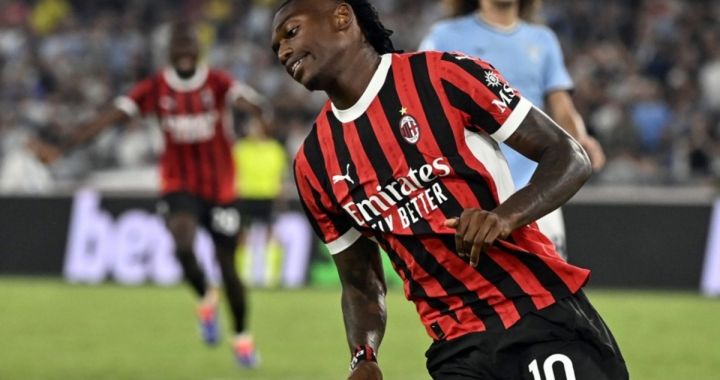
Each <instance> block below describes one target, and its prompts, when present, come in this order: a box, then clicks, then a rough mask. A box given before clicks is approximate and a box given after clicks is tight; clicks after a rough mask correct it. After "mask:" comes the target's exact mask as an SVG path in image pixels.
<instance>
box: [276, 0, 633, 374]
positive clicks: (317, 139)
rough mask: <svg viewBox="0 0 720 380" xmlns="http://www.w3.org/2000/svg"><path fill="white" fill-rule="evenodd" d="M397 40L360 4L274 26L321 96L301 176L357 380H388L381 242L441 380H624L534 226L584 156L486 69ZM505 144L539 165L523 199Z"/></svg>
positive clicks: (612, 350) (280, 45)
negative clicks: (333, 274)
mask: <svg viewBox="0 0 720 380" xmlns="http://www.w3.org/2000/svg"><path fill="white" fill-rule="evenodd" d="M390 34H391V32H390V31H388V30H386V29H385V27H384V26H383V25H382V23H381V22H380V21H379V19H378V17H377V13H376V11H375V9H374V8H373V7H372V6H371V5H370V4H369V3H368V2H367V1H365V0H344V1H343V0H288V1H285V2H284V3H283V4H282V5H281V6H280V8H279V10H278V11H277V12H276V14H275V17H274V21H273V26H272V48H273V50H274V51H275V52H276V53H277V57H278V59H279V61H280V63H281V64H282V65H283V66H284V67H285V68H286V70H287V72H288V74H290V75H291V76H292V77H293V79H295V80H296V81H298V82H299V83H301V84H302V85H304V86H305V87H306V88H307V89H309V90H311V91H315V90H317V91H324V92H325V93H326V94H327V95H328V97H329V101H328V102H327V103H326V104H325V106H324V108H323V109H322V111H321V112H320V114H319V116H318V117H317V119H316V122H315V124H314V126H313V128H312V130H311V131H310V133H309V134H308V136H307V138H306V140H305V142H304V144H303V146H302V147H301V148H300V150H299V152H298V154H297V156H296V158H295V163H294V173H295V179H296V183H297V187H298V191H299V193H300V196H301V199H302V203H303V205H304V207H305V211H306V213H307V215H308V217H309V219H310V221H311V224H312V225H313V227H314V229H315V231H316V232H317V234H318V235H319V237H320V238H321V239H322V240H323V242H325V244H327V247H328V249H329V251H330V252H331V253H332V254H333V259H334V262H335V264H336V266H337V269H338V273H339V276H340V280H341V284H342V288H343V289H342V302H341V304H342V310H343V317H344V322H345V329H346V335H347V341H348V345H349V347H350V351H351V372H350V375H349V379H353V380H358V379H381V378H382V373H381V370H380V367H379V365H378V349H379V347H380V343H381V341H382V338H383V335H384V331H385V321H386V317H387V315H386V310H385V292H386V286H385V282H384V279H383V273H382V266H381V262H380V258H379V249H378V247H379V246H380V247H382V248H383V249H384V250H385V251H386V252H387V254H388V256H389V257H390V259H391V261H392V263H393V267H394V269H395V270H396V271H397V272H398V273H399V275H400V276H401V277H402V279H403V281H404V291H405V294H406V296H407V298H408V299H409V300H411V301H413V302H414V303H415V305H416V308H417V310H418V313H419V315H420V319H421V321H422V323H423V325H424V326H425V329H426V331H427V333H428V334H429V335H430V336H431V337H432V339H433V340H434V342H433V343H432V345H431V347H430V349H429V350H428V353H427V357H428V361H427V367H428V370H429V372H430V374H431V375H432V376H433V378H435V379H535V380H536V379H540V378H542V379H551V378H555V379H575V378H578V379H608V380H609V379H613V380H618V379H627V378H628V374H627V370H626V367H625V363H624V360H623V358H622V355H621V353H620V351H619V349H618V347H617V345H616V343H615V340H614V338H613V337H612V335H611V334H610V331H609V330H608V328H607V327H606V326H605V324H604V322H603V321H602V319H601V318H600V316H599V315H598V314H597V312H596V311H595V310H594V309H593V307H592V306H591V304H590V303H589V301H588V300H587V298H586V297H585V296H584V294H583V292H582V290H581V289H582V287H583V285H584V284H585V283H586V282H587V280H588V276H589V271H588V270H586V269H583V268H579V267H576V266H573V265H570V264H569V263H567V262H566V261H565V260H563V259H562V258H560V256H558V254H557V252H556V251H555V250H554V248H553V245H552V243H551V242H550V241H549V240H547V238H545V236H544V235H543V234H542V233H540V232H539V231H538V229H537V227H536V225H535V224H534V223H533V222H532V221H533V220H536V219H537V218H538V217H540V216H542V215H544V214H545V213H547V212H549V211H550V210H553V209H555V208H557V207H558V206H559V205H560V204H562V203H563V202H565V201H566V200H567V199H569V198H570V196H572V194H573V193H575V192H576V191H577V190H578V189H579V188H580V186H581V185H582V184H583V183H584V182H585V181H586V180H587V178H588V177H589V176H590V174H591V166H590V163H589V160H588V158H587V156H586V155H585V153H584V152H583V150H582V148H581V147H580V145H579V144H578V143H577V142H576V141H575V140H574V139H572V138H571V137H570V136H569V135H568V134H567V133H565V132H564V131H563V130H562V129H561V128H559V127H558V126H557V125H556V124H555V123H554V122H553V121H552V120H551V119H550V118H548V117H547V116H546V115H545V114H544V113H543V112H541V111H540V110H538V109H537V108H536V107H534V106H533V105H532V103H531V102H530V101H529V100H527V99H526V98H524V97H523V96H521V95H520V93H519V92H518V91H516V90H515V89H514V88H513V87H511V86H510V84H508V82H506V81H505V79H504V78H503V77H502V75H500V73H499V72H497V71H496V70H495V69H494V68H493V67H492V66H491V65H490V64H488V63H486V62H484V61H481V60H478V59H474V58H471V57H468V56H464V55H454V54H449V53H442V52H420V53H415V54H401V53H397V52H395V49H394V47H393V44H392V41H391V40H390V39H389V35H390ZM498 142H505V143H507V144H508V145H509V146H510V147H512V148H513V149H516V150H518V151H519V152H521V153H522V154H524V155H526V156H528V157H530V158H532V159H533V160H535V161H537V162H538V163H539V164H538V168H537V170H536V171H535V173H534V174H533V177H532V180H531V181H530V183H529V184H528V185H527V186H526V187H524V188H522V189H520V190H519V191H517V192H515V193H512V192H511V189H512V182H511V179H510V173H509V171H508V168H507V166H506V163H505V161H504V160H503V159H502V156H501V153H500V150H499V148H498V145H497V144H498ZM380 361H381V360H380Z"/></svg>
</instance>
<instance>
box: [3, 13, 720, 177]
mask: <svg viewBox="0 0 720 380" xmlns="http://www.w3.org/2000/svg"><path fill="white" fill-rule="evenodd" d="M462 1H463V0H442V1H441V0H383V1H375V2H374V3H375V5H376V6H377V7H378V8H379V9H381V14H382V15H383V21H384V22H385V24H386V25H388V26H389V27H390V28H391V29H393V30H395V31H396V34H395V35H394V37H393V38H394V40H395V42H396V46H398V47H400V48H405V49H406V50H410V49H412V48H413V47H414V46H417V45H418V43H419V42H420V39H421V38H422V36H424V35H426V34H427V32H428V29H429V27H430V26H431V25H432V24H433V23H434V22H435V21H437V20H438V19H440V18H442V17H445V16H446V14H445V12H444V11H443V10H444V9H445V8H444V7H445V6H447V5H449V4H452V3H458V4H459V3H462ZM473 1H475V0H473ZM543 3H544V6H543V14H542V15H541V18H542V19H543V20H542V21H543V22H545V23H546V24H547V25H548V26H550V27H551V28H552V29H553V30H554V31H555V32H556V33H557V34H558V37H559V39H560V41H561V44H562V47H563V51H564V52H565V55H566V60H567V66H568V69H569V70H570V74H571V76H572V77H573V79H574V82H575V85H576V90H575V93H574V95H573V99H574V100H575V103H576V106H577V108H578V111H579V112H580V113H581V115H583V117H584V118H585V120H586V122H587V124H588V128H589V130H590V131H591V133H593V134H594V135H595V137H596V138H598V140H600V142H601V143H602V144H603V146H604V148H605V150H606V153H607V154H608V165H607V167H606V168H605V169H604V170H603V171H601V172H600V173H598V175H596V176H595V178H594V181H595V183H617V182H624V183H643V184H645V183H649V184H686V183H715V182H718V181H717V180H718V178H720V160H719V159H718V158H717V157H718V150H719V148H718V147H719V145H720V124H719V122H720V116H719V115H720V2H717V1H711V0H696V1H692V2H684V1H680V0H634V1H626V0H576V1H562V0H545V1H544V2H543ZM278 4H279V1H277V0H153V1H142V0H105V1H81V0H2V1H0V81H2V84H3V85H2V86H0V107H1V108H0V111H1V112H0V113H1V114H3V115H5V114H9V113H12V114H14V116H13V118H14V121H13V124H12V129H13V130H14V129H16V128H19V129H20V130H21V131H23V133H24V134H26V135H27V136H32V135H38V134H42V133H45V132H43V131H50V133H48V134H50V135H52V134H54V133H66V132H67V131H65V130H64V128H67V127H66V126H68V125H78V124H79V123H78V122H79V121H81V120H87V119H88V118H90V117H92V115H93V113H94V112H95V110H96V109H98V107H99V106H101V105H104V104H108V103H109V101H110V97H111V96H112V94H116V93H124V92H125V91H127V89H128V86H129V85H130V84H131V83H134V82H135V81H137V80H138V79H140V78H142V77H144V76H146V75H147V74H149V73H150V72H151V71H154V70H155V69H157V68H158V67H159V66H160V65H162V64H164V63H165V62H164V57H165V56H166V54H165V52H164V50H163V49H164V47H163V46H162V44H160V43H157V42H156V41H162V40H163V39H165V38H164V37H163V36H164V33H166V31H167V28H166V25H168V23H169V22H171V21H173V20H175V19H177V18H178V17H181V16H182V17H190V18H191V19H192V20H194V21H196V22H198V23H201V24H202V25H203V28H202V30H201V34H202V36H201V39H202V41H203V45H204V47H205V52H206V54H205V55H206V57H207V60H208V61H209V63H210V64H211V65H213V66H216V67H220V68H224V69H227V70H229V71H230V72H232V73H233V74H234V76H235V77H236V78H237V79H239V80H241V81H245V82H247V83H248V84H250V85H251V86H253V87H255V88H257V89H258V90H259V91H260V92H261V93H263V94H265V95H266V96H267V97H268V98H269V99H270V100H271V101H272V102H273V105H274V106H275V108H276V114H277V119H278V121H279V123H278V128H277V129H276V131H275V133H276V134H277V135H278V136H277V137H278V138H280V139H282V140H283V141H285V140H286V139H287V138H289V139H290V140H291V141H288V144H287V145H289V146H292V145H294V144H293V142H292V140H294V139H296V137H297V135H302V134H303V132H302V128H300V129H298V126H303V127H304V128H305V130H307V128H309V127H310V125H309V124H310V123H311V122H312V120H313V118H314V116H315V115H314V112H315V110H316V109H318V108H319V107H320V105H321V103H322V96H321V95H310V96H308V94H307V93H306V92H305V91H303V89H302V88H301V87H300V86H299V85H297V84H295V83H294V82H293V81H288V80H286V78H285V77H284V76H286V75H287V74H286V73H285V71H284V69H283V68H282V67H280V66H279V65H277V64H275V63H274V62H275V59H274V58H273V53H272V51H271V50H270V48H269V44H270V43H269V23H270V22H271V18H272V16H273V11H274V9H275V7H276V6H277V5H278ZM153 57H157V58H155V59H153ZM291 125H292V126H293V128H292V130H291V131H290V130H285V129H286V128H288V129H289V126H291ZM5 128H7V127H5ZM126 133H127V134H130V135H129V136H126ZM135 133H137V130H136V129H133V128H127V129H126V130H121V131H120V132H118V131H108V132H106V136H105V137H104V138H103V139H100V140H98V141H97V142H96V143H94V144H93V145H91V146H90V147H89V148H88V149H87V151H85V152H79V153H78V155H77V156H76V157H71V158H70V159H63V160H62V161H60V162H58V163H56V164H55V165H53V166H52V167H49V168H47V169H48V170H49V171H50V174H51V177H52V178H53V179H54V181H53V183H54V184H55V186H63V184H68V185H71V186H80V185H81V184H82V181H80V180H79V179H82V178H84V177H90V176H92V174H93V173H97V172H98V171H108V170H115V169H118V168H119V169H127V168H128V167H131V168H136V167H143V166H145V167H147V166H151V165H153V164H154V162H155V160H156V156H155V153H154V152H158V151H160V150H161V148H160V149H158V148H157V146H156V145H157V139H155V140H153V141H154V142H153V143H152V144H151V146H149V147H148V146H144V147H143V146H140V145H139V144H138V141H139V140H141V139H138V138H136V137H135V135H134V134H135ZM13 134H14V133H12V134H8V133H5V132H3V134H2V135H3V136H10V135H13ZM9 138H10V137H2V139H3V141H2V142H1V143H2V144H1V145H4V146H6V145H8V143H7V141H5V140H6V139H9ZM13 146H14V145H13ZM5 153H6V154H7V152H5ZM294 153H295V152H293V151H290V152H289V154H290V155H293V154H294ZM49 186H52V185H49ZM149 190H152V189H149Z"/></svg>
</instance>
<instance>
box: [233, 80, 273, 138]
mask: <svg viewBox="0 0 720 380" xmlns="http://www.w3.org/2000/svg"><path fill="white" fill-rule="evenodd" d="M233 106H234V107H235V108H237V109H240V110H242V111H245V112H247V113H248V114H249V115H250V116H252V118H253V119H255V121H257V122H258V123H259V124H260V125H261V126H262V128H263V131H265V133H269V132H270V131H271V130H272V127H273V121H274V120H273V119H274V115H273V111H272V105H271V104H270V102H269V101H268V100H267V99H266V98H265V97H264V96H262V95H260V94H258V93H257V92H256V91H255V90H254V89H252V88H250V87H248V86H245V85H242V94H241V95H240V96H238V97H237V99H236V100H235V102H234V103H233Z"/></svg>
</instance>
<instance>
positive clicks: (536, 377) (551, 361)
mask: <svg viewBox="0 0 720 380" xmlns="http://www.w3.org/2000/svg"><path fill="white" fill-rule="evenodd" d="M556 363H560V364H561V365H562V368H563V372H565V378H566V379H567V380H576V379H575V369H574V368H573V364H572V360H570V358H569V357H567V356H565V355H563V354H553V355H550V356H548V357H547V359H545V361H544V362H543V365H542V372H540V366H539V365H538V361H537V359H535V360H533V361H532V363H530V365H529V366H528V369H529V370H530V373H531V374H532V375H533V380H555V367H556V366H555V364H556Z"/></svg>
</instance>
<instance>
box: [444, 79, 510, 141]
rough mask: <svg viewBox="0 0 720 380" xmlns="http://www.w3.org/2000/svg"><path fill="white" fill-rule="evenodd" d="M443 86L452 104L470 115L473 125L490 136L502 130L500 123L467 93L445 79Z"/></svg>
mask: <svg viewBox="0 0 720 380" xmlns="http://www.w3.org/2000/svg"><path fill="white" fill-rule="evenodd" d="M442 85H443V89H444V90H445V93H446V94H447V97H448V100H449V101H450V104H452V105H453V107H455V108H457V109H459V110H461V111H463V112H465V113H466V114H468V115H470V122H471V123H472V124H473V125H475V126H478V127H480V128H482V129H483V130H484V131H485V132H487V133H488V134H493V133H495V132H497V130H498V129H500V127H501V125H500V123H498V122H497V120H495V118H494V117H493V116H492V115H491V114H490V112H488V111H486V110H485V109H484V108H482V107H480V106H479V105H478V104H477V102H475V100H473V98H472V97H471V96H470V95H468V94H467V93H466V92H465V91H463V90H461V89H459V88H457V87H455V85H454V84H452V83H450V82H448V81H446V80H444V79H443V80H442Z"/></svg>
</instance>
